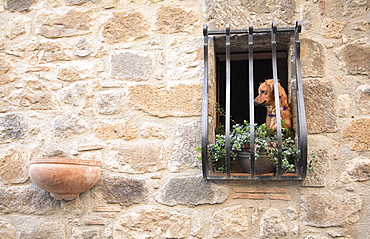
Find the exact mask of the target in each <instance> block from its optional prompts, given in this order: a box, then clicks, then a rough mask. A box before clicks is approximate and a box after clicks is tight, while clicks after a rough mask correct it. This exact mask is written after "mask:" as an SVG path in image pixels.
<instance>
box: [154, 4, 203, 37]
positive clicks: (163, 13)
mask: <svg viewBox="0 0 370 239" xmlns="http://www.w3.org/2000/svg"><path fill="white" fill-rule="evenodd" d="M196 21H198V15H197V14H196V13H195V12H194V11H192V10H190V11H185V10H184V9H181V8H176V7H161V8H160V9H159V10H158V13H157V22H156V25H157V30H158V31H159V32H160V33H163V34H172V33H178V32H184V31H185V32H190V31H191V30H193V29H194V24H195V22H196Z"/></svg>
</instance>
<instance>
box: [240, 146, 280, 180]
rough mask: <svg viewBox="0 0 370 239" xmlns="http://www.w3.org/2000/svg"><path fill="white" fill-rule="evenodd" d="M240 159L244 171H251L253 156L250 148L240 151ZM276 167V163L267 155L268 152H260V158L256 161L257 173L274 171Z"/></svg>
mask: <svg viewBox="0 0 370 239" xmlns="http://www.w3.org/2000/svg"><path fill="white" fill-rule="evenodd" d="M238 161H239V165H240V167H241V168H242V169H243V171H244V172H246V173H250V172H251V158H250V153H249V149H242V151H241V152H238ZM274 168H275V166H274V163H273V162H272V161H271V160H270V157H269V156H266V152H260V154H259V157H258V159H256V161H255V163H254V170H255V173H256V174H261V173H271V172H273V171H274Z"/></svg>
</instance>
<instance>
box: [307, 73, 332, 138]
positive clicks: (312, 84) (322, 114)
mask: <svg viewBox="0 0 370 239" xmlns="http://www.w3.org/2000/svg"><path fill="white" fill-rule="evenodd" d="M304 93H305V107H306V112H307V114H306V117H307V129H308V132H309V133H322V132H335V131H337V122H336V115H335V112H336V111H335V108H334V90H333V86H332V84H331V83H330V82H328V81H321V80H308V81H305V82H304Z"/></svg>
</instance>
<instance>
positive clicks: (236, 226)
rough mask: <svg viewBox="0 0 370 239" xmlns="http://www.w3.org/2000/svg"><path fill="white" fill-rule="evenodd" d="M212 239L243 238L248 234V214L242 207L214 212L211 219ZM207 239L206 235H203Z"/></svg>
mask: <svg viewBox="0 0 370 239" xmlns="http://www.w3.org/2000/svg"><path fill="white" fill-rule="evenodd" d="M210 221H211V226H210V233H209V235H210V236H211V237H212V238H243V237H245V236H246V235H247V233H248V229H249V227H248V212H247V210H246V208H244V207H242V206H232V207H227V208H224V209H222V210H220V211H217V212H215V213H214V214H213V215H212V217H211V219H210ZM204 236H205V237H207V236H208V235H207V234H204Z"/></svg>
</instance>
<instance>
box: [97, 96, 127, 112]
mask: <svg viewBox="0 0 370 239" xmlns="http://www.w3.org/2000/svg"><path fill="white" fill-rule="evenodd" d="M121 98H122V95H121V92H120V91H116V90H107V91H103V92H98V93H97V94H96V96H95V102H96V106H97V111H98V112H99V114H102V115H114V114H117V113H119V111H120V109H121V101H122V99H121Z"/></svg>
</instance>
